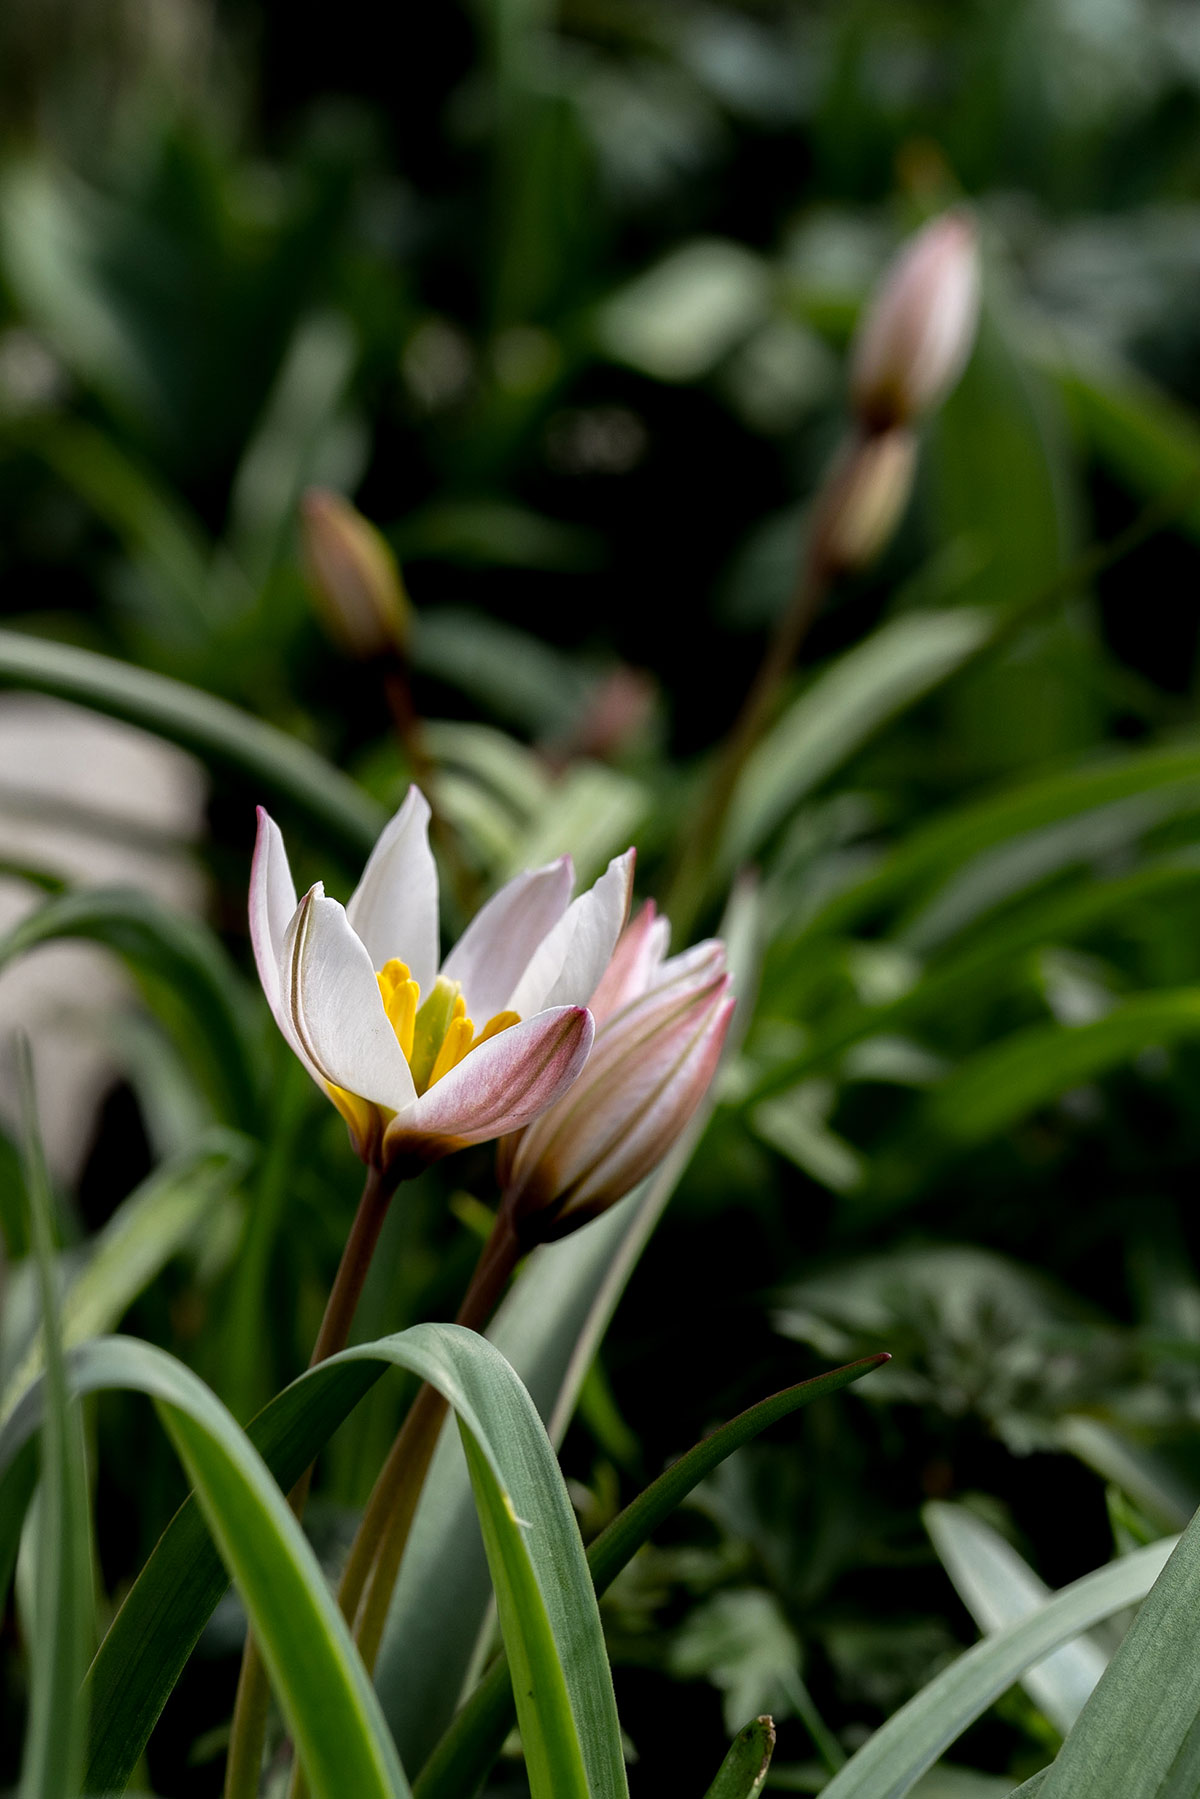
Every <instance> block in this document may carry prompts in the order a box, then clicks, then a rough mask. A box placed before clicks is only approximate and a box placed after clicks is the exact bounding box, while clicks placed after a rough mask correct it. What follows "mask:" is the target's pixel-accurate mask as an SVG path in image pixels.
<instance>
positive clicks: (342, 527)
mask: <svg viewBox="0 0 1200 1799" xmlns="http://www.w3.org/2000/svg"><path fill="white" fill-rule="evenodd" d="M300 548H301V552H302V555H303V560H304V572H305V575H306V577H307V580H308V586H309V590H310V592H311V593H312V595H313V598H314V599H315V600H316V602H317V605H318V606H319V608H320V610H321V614H322V616H323V618H324V619H325V621H326V623H327V625H328V626H329V629H330V630H331V631H332V633H333V635H334V636H335V637H336V638H337V639H338V641H339V642H340V643H341V644H342V646H343V648H345V649H346V650H348V651H349V652H350V654H351V655H352V656H361V657H364V658H366V657H370V656H379V655H382V654H383V653H384V652H386V651H389V650H390V651H393V652H396V651H399V652H401V653H402V652H403V651H404V650H405V649H406V648H407V645H408V638H409V632H410V626H411V617H410V608H409V603H408V596H407V595H406V593H405V591H404V582H403V580H402V578H401V575H400V570H399V568H398V566H397V563H396V558H395V557H394V556H393V554H392V551H391V546H390V544H389V543H388V541H387V539H386V538H385V537H384V536H383V535H382V533H381V532H379V531H377V530H376V529H375V527H374V525H372V524H371V523H370V522H369V520H367V519H365V518H364V517H363V515H362V513H361V512H359V510H358V508H357V507H356V506H352V505H351V504H350V501H349V500H347V499H344V498H343V497H342V495H341V494H339V493H333V492H331V491H330V490H329V489H328V488H324V487H310V488H309V489H308V491H307V492H306V493H305V495H304V498H303V499H302V500H301V502H300Z"/></svg>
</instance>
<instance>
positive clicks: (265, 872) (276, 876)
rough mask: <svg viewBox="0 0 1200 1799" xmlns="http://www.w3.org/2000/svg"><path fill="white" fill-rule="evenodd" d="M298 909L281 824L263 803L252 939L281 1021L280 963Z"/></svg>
mask: <svg viewBox="0 0 1200 1799" xmlns="http://www.w3.org/2000/svg"><path fill="white" fill-rule="evenodd" d="M295 910H296V886H295V882H294V881H293V880H292V871H291V869H290V868H289V866H288V857H287V850H286V849H285V848H284V843H283V838H282V836H281V835H280V830H279V826H278V825H277V824H276V823H275V820H274V819H273V818H272V817H271V816H270V815H269V813H267V812H266V811H265V810H264V808H263V807H262V806H260V807H259V808H258V836H257V838H256V839H255V843H254V861H253V863H252V864H251V868H250V942H251V943H252V945H253V946H254V960H255V962H256V963H257V964H258V978H259V980H260V981H261V982H262V986H263V992H264V993H265V994H266V996H267V1004H268V1005H269V1006H270V1008H271V1011H272V1012H273V1013H274V1015H275V1020H276V1022H277V1023H279V1022H281V1020H280V1012H281V1005H280V986H279V962H280V958H281V956H282V955H283V939H284V935H285V933H286V931H287V928H288V925H289V924H290V923H291V920H292V914H293V913H294V912H295Z"/></svg>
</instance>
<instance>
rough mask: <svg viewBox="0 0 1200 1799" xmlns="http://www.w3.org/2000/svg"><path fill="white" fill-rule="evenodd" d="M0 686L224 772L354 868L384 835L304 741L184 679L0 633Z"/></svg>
mask: <svg viewBox="0 0 1200 1799" xmlns="http://www.w3.org/2000/svg"><path fill="white" fill-rule="evenodd" d="M0 686H7V687H31V688H33V689H34V690H35V691H36V692H38V693H51V694H55V695H56V696H57V697H58V698H59V699H64V700H75V701H76V702H77V703H78V704H79V705H81V706H91V707H93V708H94V709H95V710H96V711H97V712H105V713H107V714H108V715H109V716H110V717H111V718H123V719H125V720H127V721H128V722H129V723H130V724H134V725H141V726H142V727H143V728H144V729H145V730H147V731H155V732H157V733H158V735H159V736H160V737H166V738H168V739H169V740H170V741H171V742H172V743H178V744H182V746H183V747H184V748H185V749H189V750H194V751H195V753H196V754H197V755H198V756H201V757H203V758H204V759H205V760H206V761H210V762H213V763H216V764H220V765H222V766H223V767H226V768H232V769H234V770H236V772H237V773H238V774H240V775H242V776H243V777H245V778H246V779H247V780H249V781H250V782H252V783H253V784H254V785H255V786H256V787H257V788H258V789H259V790H260V791H261V793H262V797H263V798H264V800H270V801H272V802H276V801H277V802H280V803H281V804H283V805H285V806H290V807H291V808H292V809H293V810H294V811H296V812H298V813H299V814H301V815H302V816H303V817H304V818H306V819H307V820H308V821H309V823H310V824H311V825H312V826H313V828H314V830H315V831H317V832H318V833H319V834H320V835H321V837H322V838H323V839H324V840H325V841H326V842H328V843H329V844H330V845H332V846H333V847H335V848H337V849H338V850H340V851H341V852H342V853H344V854H345V855H346V856H347V857H348V858H349V859H350V860H351V861H353V862H360V861H361V860H362V859H363V857H364V856H366V855H368V854H369V853H370V851H371V849H372V848H373V846H374V843H375V839H376V838H377V837H378V835H379V833H380V831H381V830H382V828H383V825H384V822H385V819H384V814H383V812H382V809H381V808H380V807H379V806H377V805H376V804H375V802H374V801H373V800H372V799H370V798H369V797H368V796H367V794H365V793H364V792H363V790H362V788H361V787H359V786H358V785H357V784H356V783H355V782H354V781H351V780H350V779H349V778H348V776H346V775H344V774H342V773H341V772H340V771H339V770H338V769H336V768H334V767H333V766H332V764H331V763H328V762H326V761H325V760H324V758H323V757H321V756H319V755H318V754H317V752H316V751H315V750H313V749H310V748H309V746H308V745H307V744H305V743H299V742H297V740H296V739H295V738H292V737H288V736H286V735H285V733H284V732H282V731H277V730H276V729H275V727H274V726H273V725H268V724H265V723H264V722H263V720H262V719H259V718H252V717H251V716H250V714H249V713H248V712H242V711H240V710H239V709H238V707H236V706H231V705H230V704H229V703H228V702H227V701H226V700H220V699H217V698H216V697H215V695H213V694H211V693H203V692H201V690H200V689H199V688H197V687H189V686H188V685H187V684H186V683H185V682H183V681H174V680H171V679H170V678H169V677H168V676H166V675H158V674H154V673H152V672H151V671H150V670H148V669H144V668H134V667H132V666H131V665H130V664H128V663H125V662H118V661H117V660H116V659H115V658H113V657H111V656H100V655H97V654H96V652H95V651H93V650H81V649H76V648H75V647H74V645H71V644H65V643H51V642H49V641H48V640H47V639H45V638H41V637H28V636H25V635H23V634H22V633H20V632H17V631H0Z"/></svg>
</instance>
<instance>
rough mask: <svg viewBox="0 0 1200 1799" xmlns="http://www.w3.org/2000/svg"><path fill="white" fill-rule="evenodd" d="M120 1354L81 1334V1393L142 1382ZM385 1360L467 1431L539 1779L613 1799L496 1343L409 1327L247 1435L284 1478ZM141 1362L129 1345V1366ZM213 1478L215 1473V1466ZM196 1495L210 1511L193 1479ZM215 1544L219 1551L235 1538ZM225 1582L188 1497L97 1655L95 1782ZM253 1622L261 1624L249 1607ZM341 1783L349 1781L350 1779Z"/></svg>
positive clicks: (139, 1741) (579, 1651)
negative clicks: (428, 1390)
mask: <svg viewBox="0 0 1200 1799" xmlns="http://www.w3.org/2000/svg"><path fill="white" fill-rule="evenodd" d="M135 1347H138V1346H135ZM157 1353H158V1352H155V1354H157ZM131 1355H133V1351H131V1350H130V1349H129V1348H128V1347H126V1340H124V1339H110V1340H108V1341H107V1342H102V1343H100V1344H87V1345H84V1346H83V1348H82V1349H80V1350H78V1351H76V1352H74V1355H73V1357H72V1361H71V1367H72V1370H73V1377H74V1380H75V1383H76V1385H77V1386H79V1387H80V1388H84V1389H88V1390H90V1389H91V1388H93V1387H95V1386H98V1385H114V1384H115V1385H121V1384H139V1381H138V1380H136V1379H133V1378H132V1377H131V1380H130V1382H128V1383H126V1382H124V1381H123V1380H122V1379H121V1378H120V1373H121V1370H122V1368H125V1369H126V1370H128V1367H129V1365H130V1356H131ZM122 1358H124V1359H122ZM388 1363H393V1364H395V1365H397V1366H399V1367H404V1368H407V1369H410V1370H411V1371H412V1372H414V1373H416V1374H418V1375H419V1376H420V1377H421V1378H422V1379H424V1380H428V1381H429V1382H430V1383H431V1384H432V1385H434V1386H436V1387H437V1388H438V1390H439V1391H440V1392H442V1393H443V1394H444V1396H445V1397H446V1398H447V1399H448V1400H449V1402H450V1404H451V1405H452V1406H453V1407H454V1409H455V1411H456V1413H457V1414H458V1417H459V1420H460V1425H461V1426H462V1428H463V1429H464V1431H466V1432H467V1433H469V1436H470V1439H471V1446H470V1449H469V1454H470V1459H471V1473H472V1479H473V1481H474V1482H475V1486H476V1491H477V1493H478V1495H479V1503H480V1511H481V1516H482V1518H483V1521H484V1529H485V1535H487V1536H488V1538H489V1542H490V1545H491V1548H492V1550H493V1558H492V1559H493V1566H494V1567H495V1570H496V1578H497V1588H498V1590H499V1594H500V1604H501V1616H502V1618H503V1619H504V1620H505V1628H506V1635H507V1640H508V1641H509V1643H510V1645H511V1646H513V1647H514V1648H515V1650H516V1652H517V1654H518V1656H519V1657H520V1658H521V1659H522V1665H524V1666H526V1667H528V1668H529V1669H530V1670H531V1671H532V1674H533V1688H534V1691H533V1694H532V1695H527V1703H526V1704H525V1706H524V1707H523V1708H522V1709H523V1716H522V1728H523V1730H524V1731H525V1733H526V1736H527V1739H528V1741H529V1742H530V1743H531V1744H535V1745H537V1744H540V1743H543V1742H544V1744H545V1756H544V1762H545V1769H546V1778H547V1781H548V1782H549V1784H548V1785H546V1786H545V1788H544V1790H545V1791H546V1792H547V1793H550V1792H555V1793H558V1792H561V1793H570V1792H572V1791H574V1790H576V1788H578V1791H579V1793H580V1799H589V1795H590V1799H605V1796H607V1795H617V1796H618V1799H619V1796H620V1795H622V1794H623V1793H624V1765H623V1762H622V1759H621V1750H620V1734H619V1731H618V1729H617V1723H616V1709H615V1703H614V1701H613V1698H612V1685H611V1679H610V1677H609V1674H608V1664H607V1660H606V1658H605V1655H604V1647H603V1637H602V1633H601V1630H600V1621H599V1613H598V1611H597V1609H596V1601H595V1595H594V1592H593V1588H592V1583H591V1578H590V1576H589V1575H588V1572H587V1567H586V1563H585V1560H584V1556H583V1548H582V1545H581V1543H580V1541H579V1533H578V1528H577V1526H576V1524H575V1520H574V1514H573V1513H572V1511H571V1507H570V1501H569V1499H568V1497H567V1493H566V1489H565V1486H564V1485H563V1481H562V1476H561V1474H560V1473H559V1472H558V1464H557V1461H556V1459H555V1456H554V1451H553V1449H552V1448H551V1446H550V1443H549V1440H548V1438H547V1437H546V1434H545V1431H544V1430H543V1428H542V1425H541V1423H540V1421H539V1419H538V1417H537V1413H536V1409H535V1407H534V1405H533V1402H532V1400H531V1399H530V1398H529V1396H528V1395H527V1394H526V1393H525V1391H524V1389H523V1388H522V1386H521V1384H520V1382H519V1381H518V1379H517V1377H516V1376H515V1375H514V1374H513V1372H512V1370H511V1368H510V1367H509V1366H508V1364H507V1363H506V1362H505V1361H504V1358H503V1357H502V1356H501V1355H500V1354H499V1352H498V1351H497V1350H495V1349H494V1348H493V1347H492V1346H491V1345H490V1344H489V1343H487V1342H486V1340H485V1339H483V1338H480V1337H476V1336H475V1335H474V1334H473V1333H472V1332H470V1331H465V1330H462V1329H461V1328H459V1327H457V1326H453V1325H418V1326H416V1327H414V1329H412V1330H410V1331H405V1332H402V1333H400V1334H399V1335H398V1336H395V1337H389V1338H384V1339H382V1340H381V1341H380V1342H378V1343H374V1344H367V1345H364V1346H362V1347H360V1348H355V1349H350V1350H346V1351H344V1352H343V1353H342V1354H341V1355H339V1356H336V1357H331V1358H330V1360H329V1361H327V1362H324V1363H322V1364H321V1365H320V1366H319V1367H317V1368H314V1369H311V1370H310V1371H309V1372H308V1373H307V1374H305V1375H303V1376H302V1377H301V1379H300V1380H299V1381H297V1382H295V1383H294V1384H293V1386H292V1387H290V1388H289V1389H288V1390H287V1392H286V1393H285V1394H282V1395H281V1396H280V1398H279V1399H278V1400H277V1401H275V1402H274V1404H273V1405H272V1407H270V1408H268V1413H269V1414H270V1416H268V1414H264V1415H263V1417H262V1418H260V1419H259V1420H258V1421H256V1426H255V1427H254V1431H253V1432H252V1435H256V1436H257V1438H258V1439H259V1441H260V1442H265V1443H268V1444H270V1446H271V1449H272V1451H273V1455H272V1460H273V1463H274V1467H275V1470H276V1472H277V1473H278V1474H279V1477H280V1481H281V1483H282V1484H283V1485H285V1486H286V1485H288V1484H290V1483H291V1481H293V1480H294V1479H295V1477H296V1475H297V1474H298V1473H299V1472H300V1471H301V1470H302V1469H303V1468H305V1467H307V1466H308V1464H309V1462H310V1461H311V1460H312V1458H313V1456H314V1454H315V1453H316V1451H317V1450H318V1449H319V1447H320V1445H321V1443H322V1442H324V1441H325V1440H327V1438H328V1437H329V1436H330V1435H331V1434H332V1432H333V1430H334V1429H336V1427H337V1425H338V1424H339V1423H340V1422H341V1420H342V1418H343V1417H344V1416H345V1415H346V1413H347V1412H348V1411H349V1410H350V1409H351V1408H352V1406H353V1405H354V1404H355V1403H356V1401H357V1400H358V1399H359V1398H360V1397H361V1396H362V1394H363V1392H365V1391H366V1389H367V1387H369V1386H370V1385H371V1384H372V1383H373V1381H374V1380H375V1379H377V1378H378V1375H379V1373H380V1372H381V1371H382V1368H381V1364H382V1365H386V1364H388ZM139 1366H140V1364H139V1363H138V1361H137V1358H136V1355H134V1356H133V1362H132V1368H133V1375H135V1376H136V1375H137V1371H138V1368H139ZM114 1369H115V1370H116V1378H114ZM189 1378H190V1377H189ZM142 1384H144V1383H142ZM202 1390H203V1391H205V1392H206V1391H207V1389H202ZM210 1397H211V1396H210ZM40 1400H41V1387H40V1386H38V1387H34V1388H32V1389H31V1390H30V1391H29V1393H27V1394H26V1395H25V1397H24V1398H23V1399H22V1401H21V1403H20V1405H19V1406H18V1407H17V1408H16V1410H15V1411H14V1413H13V1415H12V1417H11V1418H10V1420H9V1422H8V1424H7V1425H6V1426H5V1428H4V1430H3V1431H2V1432H0V1515H3V1514H4V1513H5V1512H6V1510H8V1509H10V1505H11V1498H12V1495H13V1493H14V1492H15V1491H16V1483H17V1482H18V1481H19V1479H20V1477H21V1473H20V1471H21V1466H22V1464H21V1458H20V1456H19V1454H18V1452H19V1451H20V1449H21V1447H22V1445H23V1444H24V1443H25V1442H26V1441H27V1440H28V1437H29V1435H30V1432H31V1431H32V1429H33V1427H34V1424H35V1423H36V1418H37V1415H38V1411H39V1408H40ZM212 1404H213V1405H216V1404H217V1402H216V1401H215V1400H213V1401H212ZM221 1410H222V1415H223V1416H224V1415H225V1414H224V1413H223V1408H221ZM184 1429H185V1430H186V1429H187V1427H186V1425H185V1427H184ZM238 1436H239V1442H240V1444H241V1445H242V1446H243V1450H244V1457H250V1458H253V1459H254V1460H255V1462H256V1463H257V1462H258V1457H257V1452H256V1450H255V1449H254V1447H253V1444H252V1442H251V1441H250V1438H248V1437H243V1436H242V1435H241V1433H238ZM187 1448H188V1452H189V1454H190V1455H191V1456H192V1457H193V1459H194V1458H195V1457H196V1456H197V1455H198V1454H199V1455H203V1454H204V1450H203V1444H201V1445H200V1448H199V1450H197V1448H196V1446H195V1444H194V1443H192V1442H191V1441H190V1440H189V1442H188V1444H187ZM259 1465H261V1464H259ZM200 1472H201V1473H203V1472H204V1470H203V1469H201V1470H200ZM263 1472H264V1476H266V1469H265V1468H264V1470H263ZM210 1477H211V1478H213V1479H216V1478H217V1476H216V1475H215V1474H211V1471H210ZM10 1483H11V1486H10ZM200 1505H201V1507H202V1509H204V1511H205V1514H206V1516H210V1508H209V1507H208V1506H207V1505H206V1503H205V1499H204V1491H203V1489H201V1493H200ZM289 1516H290V1514H289ZM521 1521H524V1522H521ZM210 1522H211V1516H210ZM218 1541H219V1544H220V1546H221V1548H222V1553H223V1555H225V1553H226V1551H227V1550H229V1549H230V1546H229V1545H227V1544H226V1543H225V1542H224V1541H223V1540H222V1539H220V1538H218ZM235 1547H236V1546H235ZM230 1553H232V1551H231V1550H230ZM235 1572H236V1569H235ZM224 1586H225V1582H224V1580H223V1578H222V1577H221V1572H220V1566H219V1563H218V1562H217V1560H216V1557H215V1556H214V1555H213V1554H212V1552H211V1549H210V1548H209V1546H208V1545H207V1543H206V1539H205V1534H204V1531H203V1527H202V1524H201V1521H200V1519H199V1517H198V1515H197V1510H196V1504H195V1502H194V1501H191V1500H189V1501H188V1502H187V1503H185V1505H184V1506H183V1507H182V1508H181V1510H180V1512H179V1513H178V1514H177V1515H176V1517H175V1519H174V1520H173V1521H172V1524H171V1525H170V1527H169V1528H168V1530H167V1532H166V1533H165V1534H164V1537H163V1538H162V1540H161V1541H160V1543H159V1545H158V1548H157V1549H156V1551H155V1553H154V1555H153V1556H152V1558H151V1561H150V1563H149V1564H148V1565H147V1568H146V1569H145V1570H144V1571H143V1574H142V1576H141V1578H140V1579H139V1580H138V1582H137V1583H136V1584H135V1586H134V1588H133V1590H132V1592H131V1593H130V1595H129V1598H128V1599H127V1601H126V1603H125V1605H124V1606H123V1607H122V1610H121V1612H120V1613H119V1614H118V1616H117V1619H116V1620H115V1622H114V1625H113V1627H112V1630H111V1631H110V1632H109V1635H108V1637H107V1638H106V1639H105V1642H104V1643H103V1644H102V1646H101V1650H100V1653H99V1654H98V1656H97V1658H96V1662H95V1663H94V1664H93V1668H92V1671H91V1675H90V1677H89V1682H88V1685H89V1688H90V1692H91V1698H92V1709H93V1717H94V1720H95V1723H94V1726H93V1733H92V1743H91V1748H90V1753H89V1767H88V1781H89V1785H90V1786H91V1787H92V1788H94V1789H98V1790H110V1789H112V1788H114V1787H115V1788H119V1787H121V1786H122V1785H123V1784H124V1782H125V1781H126V1780H127V1779H128V1777H129V1774H130V1772H131V1771H132V1768H133V1766H134V1764H135V1762H136V1760H137V1757H138V1756H139V1755H140V1753H141V1750H142V1747H143V1746H144V1744H145V1741H146V1738H147V1736H148V1735H149V1731H150V1729H151V1728H152V1727H153V1723H154V1720H155V1718H156V1717H157V1715H158V1712H159V1711H160V1710H161V1708H162V1705H163V1703H164V1702H165V1699H166V1697H167V1695H168V1694H169V1692H170V1690H171V1687H172V1686H173V1684H174V1680H175V1679H176V1678H177V1676H178V1672H179V1669H180V1668H181V1667H182V1665H183V1662H184V1661H185V1660H186V1657H187V1655H188V1653H189V1652H190V1650H191V1648H192V1646H193V1645H194V1643H195V1641H196V1638H197V1636H198V1635H199V1632H200V1630H201V1629H202V1628H203V1625H204V1622H205V1620H206V1618H207V1617H208V1616H209V1614H210V1613H211V1610H212V1607H213V1606H214V1605H215V1603H216V1600H217V1599H218V1598H219V1597H220V1595H221V1592H222V1591H223V1590H224ZM254 1622H255V1627H256V1629H257V1627H258V1619H257V1617H255V1620H254ZM572 1745H573V1747H572ZM535 1752H536V1751H535ZM572 1756H574V1757H575V1759H576V1761H577V1763H578V1769H579V1770H581V1772H580V1773H579V1776H578V1777H579V1778H580V1779H582V1780H583V1783H584V1784H583V1785H582V1786H579V1785H578V1780H577V1779H576V1780H575V1783H574V1785H573V1784H572V1781H573V1779H574V1776H573V1775H572V1773H571V1768H572V1766H573V1765H574V1764H573V1763H572V1759H571V1758H572ZM531 1765H533V1764H532V1761H531ZM344 1790H349V1791H354V1792H355V1793H356V1794H357V1792H358V1789H357V1787H354V1786H352V1785H350V1784H349V1777H348V1776H347V1786H346V1788H345V1789H344ZM364 1790H367V1789H364Z"/></svg>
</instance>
